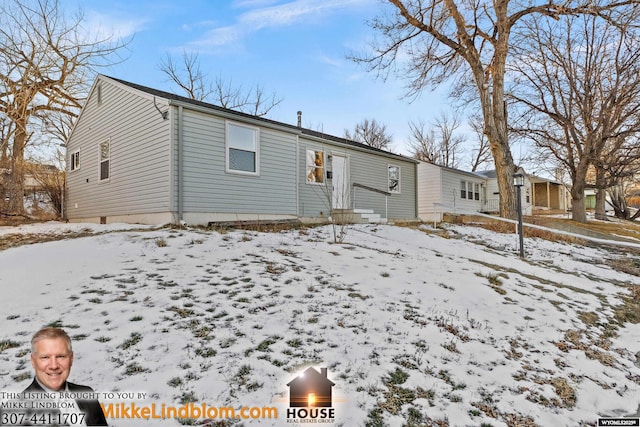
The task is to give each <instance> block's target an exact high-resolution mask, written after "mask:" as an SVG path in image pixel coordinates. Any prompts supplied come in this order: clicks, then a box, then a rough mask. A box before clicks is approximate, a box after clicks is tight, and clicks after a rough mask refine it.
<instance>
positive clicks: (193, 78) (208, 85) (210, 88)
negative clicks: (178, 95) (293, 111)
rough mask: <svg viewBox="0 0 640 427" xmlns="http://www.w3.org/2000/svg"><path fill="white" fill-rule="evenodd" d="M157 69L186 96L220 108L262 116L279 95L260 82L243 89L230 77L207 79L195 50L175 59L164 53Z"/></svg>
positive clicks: (275, 102) (272, 106)
mask: <svg viewBox="0 0 640 427" xmlns="http://www.w3.org/2000/svg"><path fill="white" fill-rule="evenodd" d="M158 69H159V70H160V71H162V72H163V73H164V74H165V75H166V76H167V77H168V80H169V81H172V82H173V83H175V84H176V85H177V86H178V87H179V88H180V89H181V90H182V91H183V92H184V93H185V94H186V96H187V97H189V98H191V99H195V100H198V101H207V102H213V103H215V104H217V105H219V106H221V107H223V108H228V109H230V110H237V111H242V112H245V113H248V114H252V115H254V116H258V117H264V116H266V115H268V114H269V112H270V111H271V110H272V109H273V108H275V107H277V106H278V105H279V104H280V103H281V102H282V98H279V97H277V96H276V94H275V93H271V94H267V93H266V92H265V90H264V88H263V87H262V86H260V85H256V86H253V87H251V88H249V89H248V90H246V91H245V90H244V89H243V88H242V86H241V85H240V86H235V85H234V84H233V81H232V80H225V79H223V78H222V77H220V76H218V77H216V78H215V80H213V81H212V80H210V78H209V76H208V75H207V74H206V73H204V72H203V71H202V69H201V68H200V59H199V57H198V54H197V53H187V52H186V51H184V52H183V53H182V61H181V62H179V63H176V61H175V60H174V59H173V57H171V55H167V57H166V59H164V60H161V61H160V64H159V65H158Z"/></svg>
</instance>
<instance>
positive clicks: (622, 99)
mask: <svg viewBox="0 0 640 427" xmlns="http://www.w3.org/2000/svg"><path fill="white" fill-rule="evenodd" d="M634 22H635V21H634V18H632V17H629V18H628V20H627V21H623V20H621V19H619V20H618V21H617V22H616V24H615V25H611V24H610V23H609V22H607V21H604V20H600V19H598V18H597V17H594V16H588V15H587V16H584V15H583V16H573V17H565V18H564V19H562V20H559V21H552V20H544V19H532V20H530V21H529V24H530V25H529V28H528V29H527V31H526V33H524V34H523V35H524V36H525V37H526V38H527V40H528V42H527V43H525V42H523V43H519V44H518V48H517V49H516V51H517V52H516V56H515V58H514V61H513V63H512V66H513V68H514V70H515V71H517V72H518V73H519V75H520V76H521V78H520V79H519V80H517V87H518V91H514V93H513V96H514V98H515V99H516V100H517V101H518V102H519V103H520V104H521V105H523V106H524V107H525V115H524V118H525V120H526V123H525V124H524V125H523V126H522V127H521V129H520V130H521V131H523V133H525V134H526V135H528V136H529V137H530V138H532V139H533V140H534V141H535V142H536V144H537V145H538V146H539V147H542V148H543V149H545V150H548V151H549V152H550V153H552V154H553V155H554V156H555V157H556V159H557V160H559V161H560V162H561V163H563V165H564V166H565V169H566V170H567V171H568V173H569V175H570V177H571V182H572V188H571V198H572V218H573V219H574V220H576V221H579V222H586V211H585V203H584V190H585V188H587V172H588V170H589V167H590V166H596V169H600V172H601V173H600V174H598V173H597V175H599V176H600V182H599V183H597V184H596V185H597V186H603V185H605V184H604V181H603V180H604V179H605V176H604V168H605V166H606V165H607V164H611V159H613V158H615V156H614V154H615V153H617V152H619V150H621V149H622V147H623V145H624V143H625V141H627V139H628V137H630V136H632V135H634V134H635V133H637V132H640V79H638V75H639V73H640V50H639V49H638V48H637V46H638V43H639V42H640V38H639V37H638V36H637V35H636V34H634V33H633V25H634Z"/></svg>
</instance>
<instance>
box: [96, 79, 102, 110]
mask: <svg viewBox="0 0 640 427" xmlns="http://www.w3.org/2000/svg"><path fill="white" fill-rule="evenodd" d="M96 101H97V102H98V105H102V85H101V84H98V86H97V87H96Z"/></svg>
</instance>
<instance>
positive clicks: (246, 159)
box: [226, 122, 260, 175]
mask: <svg viewBox="0 0 640 427" xmlns="http://www.w3.org/2000/svg"><path fill="white" fill-rule="evenodd" d="M259 137H260V135H259V130H258V128H255V127H253V126H247V125H241V124H238V123H231V122H227V125H226V151H227V153H226V156H227V159H226V160H227V172H236V173H243V174H248V175H258V173H259V171H260V165H259V155H260V145H259V142H258V141H259Z"/></svg>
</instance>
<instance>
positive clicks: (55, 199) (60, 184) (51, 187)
mask: <svg viewBox="0 0 640 427" xmlns="http://www.w3.org/2000/svg"><path fill="white" fill-rule="evenodd" d="M56 153H57V156H56V157H57V159H56V160H57V163H58V165H63V164H64V161H63V159H64V157H63V154H62V153H61V152H60V150H56ZM25 172H26V173H28V174H29V176H31V178H32V179H33V180H34V181H35V182H36V184H37V186H38V187H40V189H41V192H42V193H44V195H45V196H46V197H47V198H48V199H49V201H50V202H51V205H52V207H53V209H54V211H55V213H56V216H57V217H58V218H62V216H63V214H64V211H63V208H64V184H65V172H64V171H62V170H60V169H59V168H58V166H56V165H50V164H45V163H41V162H35V161H31V162H29V163H27V164H26V167H25Z"/></svg>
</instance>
